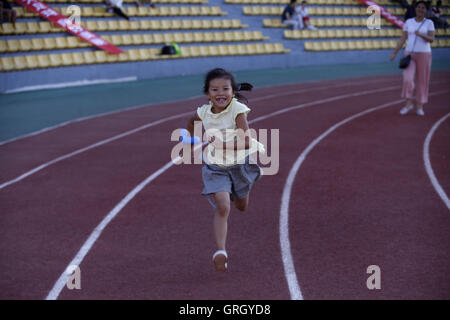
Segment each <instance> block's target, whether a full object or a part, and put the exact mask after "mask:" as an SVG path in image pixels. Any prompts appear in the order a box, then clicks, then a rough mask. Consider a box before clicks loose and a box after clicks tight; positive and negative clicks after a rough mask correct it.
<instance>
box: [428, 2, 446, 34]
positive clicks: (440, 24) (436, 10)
mask: <svg viewBox="0 0 450 320" xmlns="http://www.w3.org/2000/svg"><path fill="white" fill-rule="evenodd" d="M441 6H442V1H441V0H439V1H438V2H436V6H435V7H432V8H431V12H432V14H433V15H432V17H431V20H433V23H434V27H435V28H443V29H447V28H448V23H447V21H445V20H444V19H441V14H442V12H441Z"/></svg>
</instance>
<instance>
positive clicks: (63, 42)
mask: <svg viewBox="0 0 450 320" xmlns="http://www.w3.org/2000/svg"><path fill="white" fill-rule="evenodd" d="M55 41H56V48H58V49H66V48H67V47H68V46H67V37H57V38H55Z"/></svg>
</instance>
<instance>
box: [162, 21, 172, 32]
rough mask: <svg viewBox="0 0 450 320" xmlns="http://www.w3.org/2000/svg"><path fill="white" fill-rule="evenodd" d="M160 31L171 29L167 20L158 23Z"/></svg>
mask: <svg viewBox="0 0 450 320" xmlns="http://www.w3.org/2000/svg"><path fill="white" fill-rule="evenodd" d="M159 25H160V29H161V30H169V29H171V24H170V21H169V20H160V21H159Z"/></svg>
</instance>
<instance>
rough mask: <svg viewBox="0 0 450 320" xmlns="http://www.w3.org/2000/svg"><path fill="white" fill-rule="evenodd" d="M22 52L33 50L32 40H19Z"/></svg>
mask: <svg viewBox="0 0 450 320" xmlns="http://www.w3.org/2000/svg"><path fill="white" fill-rule="evenodd" d="M19 45H20V51H30V50H31V49H32V48H33V45H32V44H31V40H30V39H20V40H19Z"/></svg>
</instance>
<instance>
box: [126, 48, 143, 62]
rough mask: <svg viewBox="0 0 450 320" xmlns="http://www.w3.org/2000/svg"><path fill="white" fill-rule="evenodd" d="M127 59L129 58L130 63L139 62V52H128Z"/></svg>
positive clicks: (135, 50) (133, 50) (134, 50)
mask: <svg viewBox="0 0 450 320" xmlns="http://www.w3.org/2000/svg"><path fill="white" fill-rule="evenodd" d="M128 57H129V59H130V61H139V60H141V55H140V54H139V50H137V49H132V50H128Z"/></svg>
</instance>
